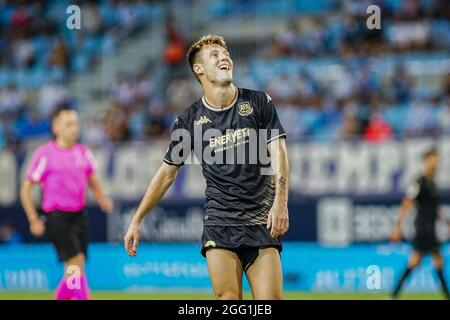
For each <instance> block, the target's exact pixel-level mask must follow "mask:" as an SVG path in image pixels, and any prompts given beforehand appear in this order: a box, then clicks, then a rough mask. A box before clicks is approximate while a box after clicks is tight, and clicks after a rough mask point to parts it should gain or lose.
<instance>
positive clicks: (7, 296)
mask: <svg viewBox="0 0 450 320" xmlns="http://www.w3.org/2000/svg"><path fill="white" fill-rule="evenodd" d="M388 298H389V296H388V295H387V294H385V293H356V292H355V293H315V292H314V293H312V292H286V293H285V294H284V299H286V300H385V299H388ZM51 299H53V293H52V292H0V300H51ZM92 299H93V300H211V299H214V295H213V294H212V293H208V292H195V293H193V292H124V291H122V292H120V291H116V292H114V291H95V292H92ZM244 299H245V300H249V299H251V294H250V293H249V292H246V293H244ZM400 299H406V300H442V299H443V296H442V295H440V294H439V293H405V294H403V295H401V297H400Z"/></svg>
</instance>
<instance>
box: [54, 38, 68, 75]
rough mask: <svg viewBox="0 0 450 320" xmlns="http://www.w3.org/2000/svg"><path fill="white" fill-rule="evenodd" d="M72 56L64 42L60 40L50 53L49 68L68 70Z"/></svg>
mask: <svg viewBox="0 0 450 320" xmlns="http://www.w3.org/2000/svg"><path fill="white" fill-rule="evenodd" d="M69 61H70V54H69V49H68V48H67V46H66V44H65V42H64V40H62V39H61V38H58V39H57V40H56V42H55V44H54V46H53V49H52V51H51V53H50V58H49V66H50V67H58V68H62V69H66V68H68V67H69Z"/></svg>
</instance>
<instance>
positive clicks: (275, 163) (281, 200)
mask: <svg viewBox="0 0 450 320" xmlns="http://www.w3.org/2000/svg"><path fill="white" fill-rule="evenodd" d="M268 150H269V153H270V160H271V163H272V168H273V170H274V178H275V199H274V202H273V205H272V209H271V210H270V212H269V217H268V219H267V228H271V230H270V235H271V236H272V237H273V238H276V237H279V236H281V235H282V234H284V233H286V232H287V231H288V229H289V213H288V206H287V203H288V195H289V160H288V155H287V150H286V139H285V138H284V137H279V138H277V139H274V140H272V141H271V142H269V144H268Z"/></svg>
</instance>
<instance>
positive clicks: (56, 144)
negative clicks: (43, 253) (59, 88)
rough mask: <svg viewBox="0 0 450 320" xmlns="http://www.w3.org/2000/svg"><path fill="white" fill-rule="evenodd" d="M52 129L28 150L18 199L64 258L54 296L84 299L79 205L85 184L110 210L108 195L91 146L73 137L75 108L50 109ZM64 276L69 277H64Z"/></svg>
mask: <svg viewBox="0 0 450 320" xmlns="http://www.w3.org/2000/svg"><path fill="white" fill-rule="evenodd" d="M52 131H53V133H54V135H55V137H56V138H55V140H52V141H50V142H48V143H46V144H44V145H42V146H40V147H39V148H38V149H37V150H36V151H35V152H34V154H33V157H32V160H31V163H30V165H29V167H28V169H27V171H26V178H25V180H24V181H23V183H22V185H21V189H20V199H21V202H22V206H23V208H24V210H25V213H26V215H27V218H28V221H29V223H30V231H31V234H32V235H33V236H35V237H41V236H43V235H44V233H46V234H47V236H48V239H49V240H50V242H51V243H52V244H53V246H54V247H55V249H56V252H57V255H58V259H59V260H60V261H62V262H64V276H63V277H62V279H61V282H60V283H59V285H58V287H57V289H56V293H55V299H56V300H87V299H89V298H90V294H89V288H88V283H87V279H86V275H85V272H84V264H85V260H86V256H87V247H88V237H89V234H88V221H87V217H86V213H85V209H84V206H85V197H86V189H87V187H88V185H89V186H90V187H91V188H92V191H93V193H94V196H95V198H96V200H97V202H98V203H99V205H100V208H101V209H102V210H103V211H105V212H110V211H111V210H112V201H111V200H110V199H109V198H108V197H107V196H106V195H105V193H104V191H103V188H102V186H101V184H100V181H99V178H98V177H97V175H96V174H95V170H96V165H95V160H94V157H93V156H92V154H91V152H90V151H89V150H88V148H87V147H86V146H84V145H82V144H78V143H77V139H78V132H79V126H78V115H77V113H76V112H75V111H73V110H69V109H66V108H60V109H57V110H56V111H55V112H54V114H53V115H52ZM34 184H40V186H41V188H42V209H43V211H44V213H45V214H44V216H45V223H44V222H43V221H42V220H41V219H40V217H39V215H38V213H37V210H36V206H35V203H34V201H33V198H32V195H31V190H32V187H33V185H34ZM78 276H79V277H78ZM69 277H70V280H71V281H68V280H69ZM69 282H70V283H69Z"/></svg>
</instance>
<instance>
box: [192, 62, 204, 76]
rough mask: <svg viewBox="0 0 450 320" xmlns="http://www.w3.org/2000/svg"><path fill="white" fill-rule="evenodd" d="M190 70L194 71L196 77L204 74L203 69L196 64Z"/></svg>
mask: <svg viewBox="0 0 450 320" xmlns="http://www.w3.org/2000/svg"><path fill="white" fill-rule="evenodd" d="M192 70H194V72H195V74H196V75H197V76H200V75H201V74H204V73H205V68H204V67H203V65H201V64H200V63H196V64H194V65H193V66H192Z"/></svg>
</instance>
